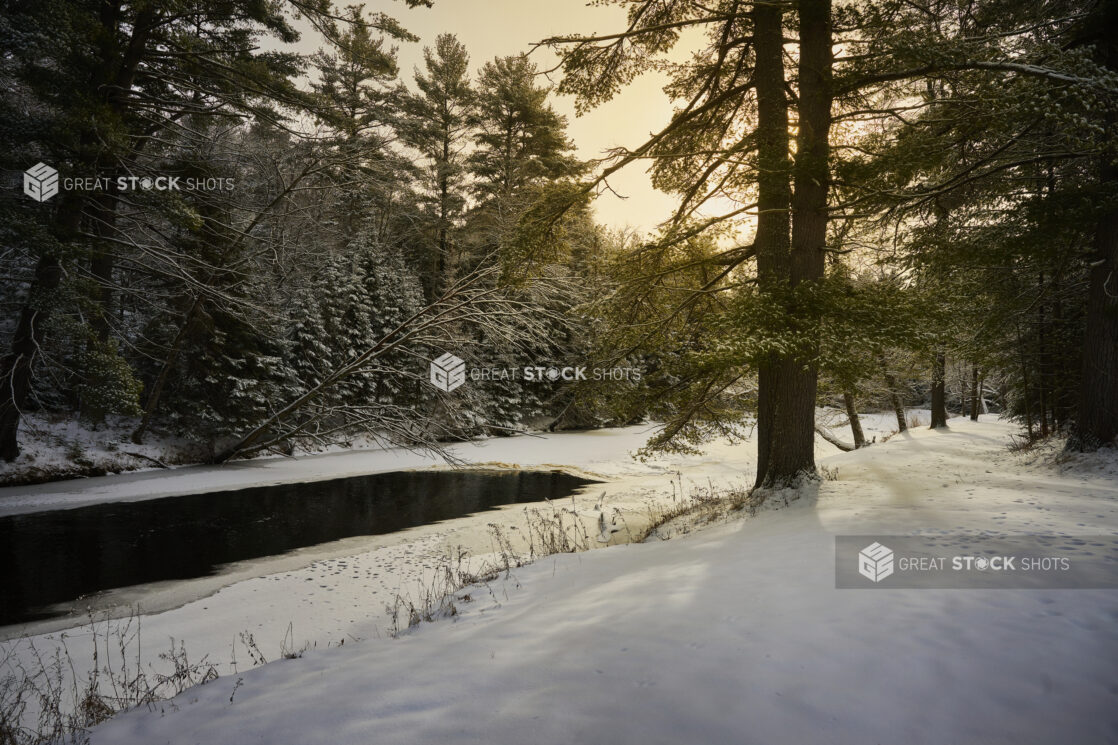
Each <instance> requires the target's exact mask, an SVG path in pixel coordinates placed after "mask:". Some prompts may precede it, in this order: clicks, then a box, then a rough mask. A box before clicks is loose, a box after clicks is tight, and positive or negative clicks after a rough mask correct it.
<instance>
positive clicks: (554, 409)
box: [0, 0, 1118, 487]
mask: <svg viewBox="0 0 1118 745" xmlns="http://www.w3.org/2000/svg"><path fill="white" fill-rule="evenodd" d="M437 1H438V0H436V2H437ZM611 4H613V5H619V6H623V8H624V9H625V12H626V18H627V22H626V23H625V24H623V25H621V26H619V27H617V28H614V29H609V30H607V31H604V32H601V33H589V32H588V33H585V34H565V35H556V36H552V37H550V38H544V39H539V40H538V44H537V46H536V48H535V49H529V50H524V53H523V54H516V55H512V56H501V57H497V58H494V59H489V60H478V59H474V58H472V57H471V54H470V50H468V49H467V48H466V47H465V45H464V44H463V43H462V42H460V41H459V40H458V38H456V36H455V35H454V34H452V33H443V34H440V35H438V36H437V38H432V39H423V40H420V39H419V38H417V37H416V36H415V35H414V34H412V33H411V32H409V31H408V30H407V28H405V27H404V25H403V24H402V23H401V22H400V21H398V20H397V18H396V15H394V14H393V12H392V11H393V4H390V3H377V4H375V5H374V7H365V6H348V7H346V8H337V7H335V6H333V5H332V4H331V3H330V2H329V0H260V1H259V2H182V1H181V0H166V1H164V0H157V1H155V2H146V3H131V2H127V3H126V2H83V1H81V0H53V1H44V2H36V3H20V2H12V3H5V6H4V12H3V14H2V16H0V17H2V23H0V36H2V37H3V48H4V50H5V51H4V54H3V56H2V57H0V77H3V79H4V86H3V92H2V94H0V137H2V138H3V142H4V144H5V147H4V148H3V152H2V155H0V157H2V158H3V161H4V164H3V168H4V171H5V174H6V176H5V180H6V185H7V188H6V189H4V191H3V195H2V198H0V212H2V216H0V236H2V246H0V344H2V354H3V356H2V358H0V379H2V380H3V386H2V392H0V458H3V460H4V461H7V462H8V463H9V464H10V465H11V467H19V466H20V465H21V464H23V465H29V463H30V458H32V457H33V453H32V454H29V453H28V452H26V451H27V447H26V443H27V442H28V441H29V440H28V438H29V437H30V435H29V434H28V433H29V432H31V433H35V432H37V433H39V434H38V435H37V436H38V437H39V438H40V439H42V438H43V437H49V436H50V433H51V432H52V431H56V430H57V431H61V430H63V429H65V428H66V427H68V426H71V425H75V426H78V427H80V428H82V429H84V430H88V431H89V432H92V433H97V432H103V433H107V434H104V435H103V436H104V437H110V438H112V437H118V436H119V437H118V439H120V440H121V442H120V443H119V444H114V445H113V447H119V448H122V449H124V450H127V449H129V448H130V447H133V446H134V445H136V444H139V443H144V442H145V440H148V441H151V440H156V441H159V440H160V438H172V439H174V441H175V443H176V445H175V448H178V449H180V450H181V451H182V452H181V453H179V454H178V455H177V456H176V455H175V454H174V453H173V452H171V449H173V448H171V449H169V450H168V452H166V453H164V454H163V456H161V457H165V458H167V459H169V460H170V459H172V458H176V457H177V458H179V461H178V462H190V461H193V462H202V461H209V462H225V461H228V460H231V459H237V458H245V457H249V456H253V455H258V454H264V453H286V454H291V453H294V452H302V451H306V450H315V449H321V448H323V447H328V446H337V445H343V446H344V445H346V444H349V443H351V442H354V441H355V439H360V438H365V440H371V441H373V442H379V443H383V444H386V445H402V446H405V447H409V448H418V449H434V450H440V449H441V448H443V447H444V446H445V444H446V443H449V442H453V441H457V440H463V439H472V438H477V437H482V436H494V435H498V436H499V435H506V434H513V433H519V432H525V431H541V430H551V431H554V430H566V429H584V428H597V427H607V426H617V425H624V424H630V423H634V422H640V421H652V422H658V423H661V424H662V427H661V429H659V430H658V431H657V433H656V434H655V435H654V436H653V437H652V438H651V440H649V441H648V442H647V444H646V446H645V449H644V451H643V452H645V453H647V454H654V453H658V452H684V453H686V452H693V451H695V450H696V449H697V448H700V447H701V446H702V445H703V443H706V442H708V441H710V440H711V439H713V438H718V437H729V438H731V440H733V439H734V438H738V439H740V438H742V437H744V436H746V433H755V438H756V442H757V459H758V460H757V473H756V485H757V486H759V487H773V486H780V485H786V484H789V483H793V482H796V481H798V480H800V479H802V478H804V477H805V476H808V477H810V476H814V474H815V472H816V464H815V456H814V442H815V437H816V434H817V433H819V434H821V435H822V436H823V437H825V438H826V439H828V440H830V441H831V442H834V443H837V444H839V446H840V447H842V448H843V449H852V448H861V447H863V446H864V445H866V444H867V440H866V437H865V436H864V435H863V434H862V432H861V428H860V426H859V419H858V412H859V411H890V412H895V414H896V423H897V428H898V429H900V430H901V431H904V430H905V429H906V428H907V427H908V425H909V421H908V417H906V413H905V410H906V407H909V406H916V405H923V406H927V407H929V408H930V409H931V411H932V416H931V421H930V422H924V423H922V424H930V425H931V426H932V427H942V426H946V425H947V423H948V421H947V420H948V416H949V415H954V414H961V415H965V416H969V417H971V418H974V419H977V417H978V416H979V414H980V413H987V412H993V413H1000V414H1002V415H1003V416H1006V417H1010V418H1012V420H1013V421H1015V422H1017V423H1019V425H1020V427H1021V430H1022V433H1023V436H1024V437H1025V438H1026V439H1028V440H1030V441H1031V440H1034V439H1041V438H1047V437H1049V436H1053V435H1059V436H1060V437H1066V438H1067V446H1066V447H1067V448H1068V449H1069V450H1071V451H1092V450H1095V449H1097V448H1099V447H1101V446H1103V445H1108V444H1113V443H1114V440H1115V437H1116V435H1118V279H1116V276H1115V275H1116V273H1118V144H1116V135H1115V132H1116V131H1118V130H1116V128H1115V118H1116V107H1118V96H1116V95H1115V94H1116V91H1118V36H1116V35H1115V34H1113V33H1112V30H1113V29H1114V28H1115V25H1116V22H1118V3H1114V2H1112V1H1111V0H1102V1H1100V2H1094V1H1089V0H1055V1H1041V0H1026V1H1025V2H1020V1H1017V0H1015V1H1014V2H1008V1H1006V0H920V1H919V2H909V1H907V0H881V1H880V2H874V3H853V2H851V3H847V2H838V1H835V2H831V1H830V0H801V1H800V2H788V3H750V2H739V1H738V0H718V2H714V3H698V2H692V1H690V0H614V2H612V3H611ZM404 5H405V3H400V4H399V5H398V7H403V6H404ZM406 5H407V6H410V7H415V6H430V5H431V3H430V2H426V0H406ZM1107 29H1111V31H1107ZM301 37H302V38H310V39H312V40H314V41H315V42H316V44H315V45H316V46H317V48H318V50H317V51H315V52H313V53H306V52H303V51H299V50H300V49H302V48H303V47H298V48H297V47H296V42H297V41H299V40H300V38H301ZM403 45H422V47H423V64H422V65H420V66H417V67H416V68H415V69H414V70H406V69H402V67H401V65H400V64H399V63H398V59H397V57H398V50H399V48H400V47H401V46H403ZM304 46H305V45H304ZM546 54H550V55H551V56H550V57H547V56H545V55H546ZM552 59H554V60H557V61H556V62H555V64H554V65H552V64H551V63H550V62H549V61H548V60H552ZM541 60H543V61H541ZM545 63H546V64H545ZM650 71H655V72H656V73H657V74H660V75H663V76H665V79H666V81H667V83H666V85H665V87H664V93H665V95H666V96H667V97H668V98H669V99H670V100H671V102H672V106H673V114H672V116H671V118H670V121H669V122H668V123H667V125H666V126H664V127H663V128H661V129H659V130H657V131H654V132H652V133H650V134H649V136H648V137H647V139H646V140H644V141H643V142H632V143H629V144H627V145H626V146H624V147H618V148H615V149H613V150H611V151H609V152H605V153H602V154H601V157H599V158H595V159H589V160H587V159H580V158H578V157H576V155H575V145H574V143H573V142H572V140H571V138H570V136H569V134H568V133H567V126H568V121H567V118H566V117H564V116H563V115H561V114H559V113H557V111H556V109H555V107H554V105H553V102H554V101H555V100H556V97H560V96H565V97H570V98H573V100H574V101H575V103H576V106H577V108H578V110H579V111H580V112H581V111H589V110H591V109H593V108H595V107H597V106H599V105H601V104H603V103H605V102H607V101H610V100H611V99H612V98H614V97H615V96H618V95H620V94H622V93H623V92H624V90H625V89H626V87H627V86H629V85H630V84H631V83H632V82H633V81H634V79H635V78H637V77H638V76H640V75H642V74H643V73H646V72H650ZM625 168H628V169H647V170H648V171H649V173H650V174H651V178H652V181H653V184H654V186H655V187H656V188H657V189H659V190H661V191H663V192H666V193H668V194H670V195H672V197H673V198H674V199H675V204H676V208H675V210H674V212H673V214H671V215H670V216H669V217H668V218H667V219H666V220H664V221H663V222H662V223H661V224H660V225H659V226H657V227H656V229H655V230H652V231H648V232H641V231H636V230H620V229H617V228H614V227H609V226H606V225H603V224H600V223H599V222H598V221H597V219H596V217H595V212H594V207H593V205H594V199H595V197H597V196H598V195H600V194H602V193H604V192H606V191H608V190H610V189H611V186H610V178H611V176H613V175H614V174H616V173H618V172H619V171H620V170H621V169H625ZM446 354H451V355H452V356H453V357H455V358H457V359H458V360H460V361H461V362H462V363H463V364H464V366H465V368H466V369H468V370H469V379H468V380H466V382H465V384H463V385H458V386H453V387H450V386H439V385H433V384H432V383H431V379H430V378H429V372H430V366H431V364H432V361H435V360H437V359H439V358H440V357H442V356H443V355H446ZM570 366H574V367H582V368H585V369H592V370H605V371H610V370H627V371H636V374H633V375H629V374H626V375H608V374H607V375H603V376H593V375H591V376H578V375H575V376H571V377H574V378H579V379H574V380H564V379H563V377H565V376H559V377H558V378H556V377H550V376H547V375H544V376H542V378H543V379H542V380H541V379H538V378H540V377H541V376H534V377H535V379H533V378H530V377H527V376H525V375H524V374H523V371H524V370H525V369H526V368H537V369H539V368H543V369H547V370H549V371H550V370H560V369H563V368H565V367H570ZM479 370H482V371H484V370H490V371H492V370H506V371H508V370H511V371H513V372H514V373H519V374H512V375H492V376H486V377H485V379H479V378H478V376H477V375H476V371H479ZM581 378H585V379H581ZM448 387H450V388H451V389H450V390H446V388H448ZM818 407H833V408H835V409H837V410H839V411H840V412H845V418H843V419H840V420H839V423H840V424H842V425H843V427H845V426H847V425H848V426H849V434H847V432H846V431H845V430H843V429H840V428H839V426H838V425H836V424H835V423H834V422H831V423H829V424H828V423H825V422H820V421H817V418H818V417H817V410H818ZM44 433H45V434H44ZM93 436H94V437H96V436H97V435H96V434H94V435H93ZM847 438H849V440H850V441H849V443H847V442H846V439H847ZM168 447H169V448H170V446H168ZM71 450H72V451H73V452H72V456H71V457H72V459H73V460H74V461H75V462H76V463H78V464H80V462H81V461H82V457H83V456H82V453H81V447H80V445H75V446H71ZM141 465H150V464H141ZM80 472H81V469H80V467H76V468H75V471H74V473H80Z"/></svg>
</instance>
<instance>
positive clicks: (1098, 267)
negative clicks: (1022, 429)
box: [1067, 157, 1118, 452]
mask: <svg viewBox="0 0 1118 745" xmlns="http://www.w3.org/2000/svg"><path fill="white" fill-rule="evenodd" d="M1102 172H1103V175H1102V181H1103V182H1104V183H1106V184H1118V166H1115V165H1114V164H1113V163H1112V162H1111V160H1110V159H1108V158H1105V157H1104V158H1103V165H1102ZM1091 259H1092V266H1091V274H1090V278H1089V280H1088V284H1089V289H1088V293H1089V294H1088V297H1087V322H1086V325H1085V329H1084V333H1083V360H1082V367H1081V371H1080V384H1079V407H1078V413H1077V414H1076V417H1075V422H1074V423H1073V425H1072V430H1071V437H1069V438H1068V445H1067V447H1068V449H1069V450H1078V451H1083V452H1089V451H1092V450H1097V449H1098V448H1100V447H1102V446H1103V445H1106V444H1109V443H1113V442H1114V441H1115V438H1116V437H1118V208H1114V207H1111V208H1110V209H1108V210H1107V211H1106V213H1105V214H1104V215H1103V216H1102V217H1101V218H1100V219H1099V222H1098V226H1097V227H1096V228H1095V246H1094V256H1092V257H1091Z"/></svg>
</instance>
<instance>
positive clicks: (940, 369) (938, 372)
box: [931, 352, 947, 429]
mask: <svg viewBox="0 0 1118 745" xmlns="http://www.w3.org/2000/svg"><path fill="white" fill-rule="evenodd" d="M946 368H947V359H946V356H945V355H944V353H943V352H936V360H935V364H934V365H933V366H932V426H931V428H932V429H939V428H940V427H946V426H947V395H946V389H945V378H946V377H947V369H946Z"/></svg>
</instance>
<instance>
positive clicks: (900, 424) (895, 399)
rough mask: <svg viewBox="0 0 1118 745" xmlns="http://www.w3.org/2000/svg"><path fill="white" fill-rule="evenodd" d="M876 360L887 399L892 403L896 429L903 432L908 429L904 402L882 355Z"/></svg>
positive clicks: (895, 380)
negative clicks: (886, 390)
mask: <svg viewBox="0 0 1118 745" xmlns="http://www.w3.org/2000/svg"><path fill="white" fill-rule="evenodd" d="M877 362H878V364H879V365H881V376H882V377H883V378H885V386H886V387H887V388H888V389H889V400H890V402H891V403H892V404H893V413H894V414H895V415H896V416H897V431H898V432H904V431H905V430H907V429H908V420H906V419H905V412H904V404H903V403H902V402H901V397H900V395H899V394H898V393H897V390H898V386H897V379H896V378H895V377H893V373H891V372H889V366H888V365H887V364H886V363H885V357H884V356H882V357H878V358H877Z"/></svg>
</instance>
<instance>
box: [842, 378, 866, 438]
mask: <svg viewBox="0 0 1118 745" xmlns="http://www.w3.org/2000/svg"><path fill="white" fill-rule="evenodd" d="M842 402H843V403H844V404H846V418H847V419H849V420H850V433H851V434H852V435H853V436H854V449H855V450H857V449H858V448H864V447H865V446H866V435H865V433H864V432H862V420H861V419H859V418H858V407H857V406H855V404H854V394H853V393H850V392H849V391H847V392H844V393H843V394H842Z"/></svg>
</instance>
